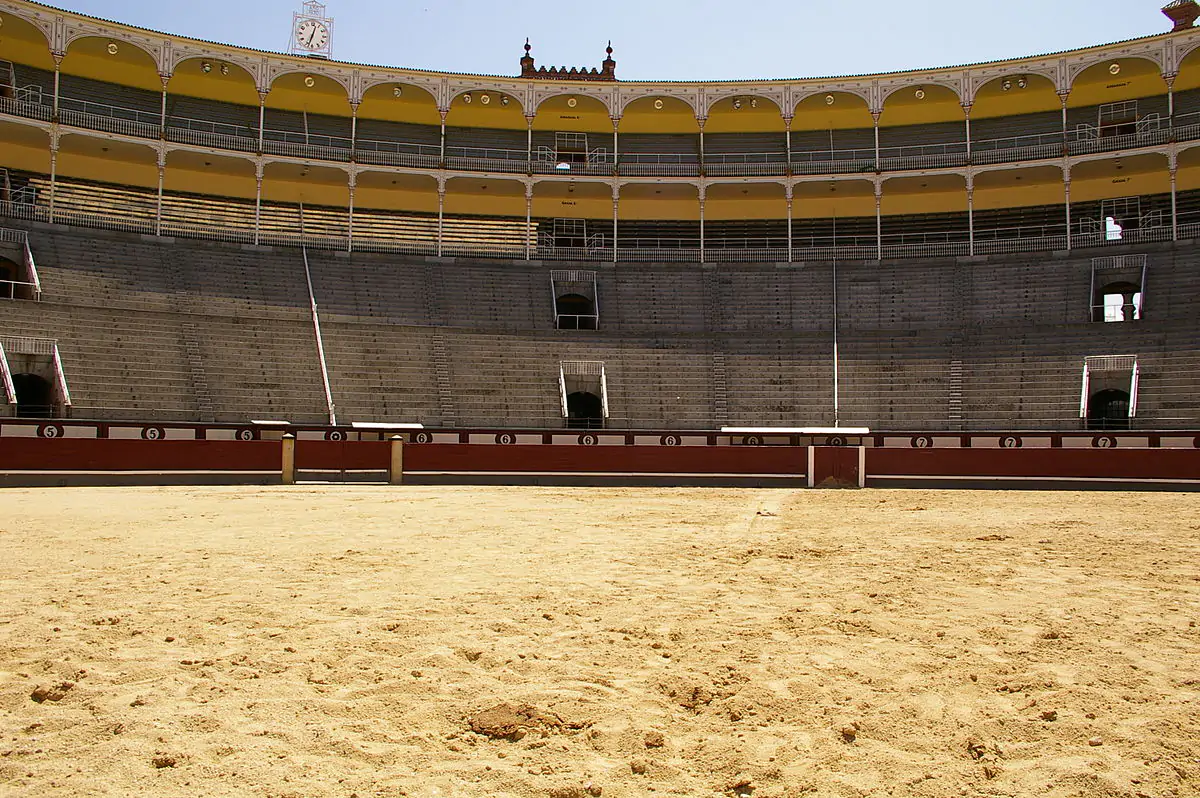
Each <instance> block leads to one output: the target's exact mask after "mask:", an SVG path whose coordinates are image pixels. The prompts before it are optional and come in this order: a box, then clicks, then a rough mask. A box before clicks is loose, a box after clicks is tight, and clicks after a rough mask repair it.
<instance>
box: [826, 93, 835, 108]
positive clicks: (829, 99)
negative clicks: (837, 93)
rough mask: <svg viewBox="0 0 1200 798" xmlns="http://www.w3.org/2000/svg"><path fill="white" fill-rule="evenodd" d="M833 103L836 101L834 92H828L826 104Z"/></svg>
mask: <svg viewBox="0 0 1200 798" xmlns="http://www.w3.org/2000/svg"><path fill="white" fill-rule="evenodd" d="M833 103H834V97H833V95H832V94H826V95H825V104H826V105H833Z"/></svg>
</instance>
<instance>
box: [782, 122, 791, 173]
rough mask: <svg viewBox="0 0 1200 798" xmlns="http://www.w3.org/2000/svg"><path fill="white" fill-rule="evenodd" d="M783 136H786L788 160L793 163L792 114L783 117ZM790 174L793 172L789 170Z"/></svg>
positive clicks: (785, 146) (785, 143) (785, 144)
mask: <svg viewBox="0 0 1200 798" xmlns="http://www.w3.org/2000/svg"><path fill="white" fill-rule="evenodd" d="M783 136H784V145H783V146H784V148H785V150H786V152H787V162H788V163H789V164H791V162H792V117H791V116H785V117H784V118H783ZM788 174H791V172H790V171H789V172H788Z"/></svg>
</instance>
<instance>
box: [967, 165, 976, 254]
mask: <svg viewBox="0 0 1200 798" xmlns="http://www.w3.org/2000/svg"><path fill="white" fill-rule="evenodd" d="M967 254H968V255H974V254H975V176H974V175H971V174H968V175H967Z"/></svg>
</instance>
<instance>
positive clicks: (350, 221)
mask: <svg viewBox="0 0 1200 798" xmlns="http://www.w3.org/2000/svg"><path fill="white" fill-rule="evenodd" d="M356 186H357V178H356V177H355V176H354V175H351V176H350V186H349V188H350V212H349V213H348V214H347V216H346V251H347V252H353V251H354V189H355V187H356Z"/></svg>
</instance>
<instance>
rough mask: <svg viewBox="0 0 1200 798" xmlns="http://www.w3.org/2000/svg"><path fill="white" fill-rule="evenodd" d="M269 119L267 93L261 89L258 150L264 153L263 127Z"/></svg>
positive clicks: (259, 93) (259, 96)
mask: <svg viewBox="0 0 1200 798" xmlns="http://www.w3.org/2000/svg"><path fill="white" fill-rule="evenodd" d="M266 121H267V93H266V92H265V91H262V90H260V91H259V92H258V151H259V153H262V149H263V127H264V125H266Z"/></svg>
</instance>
